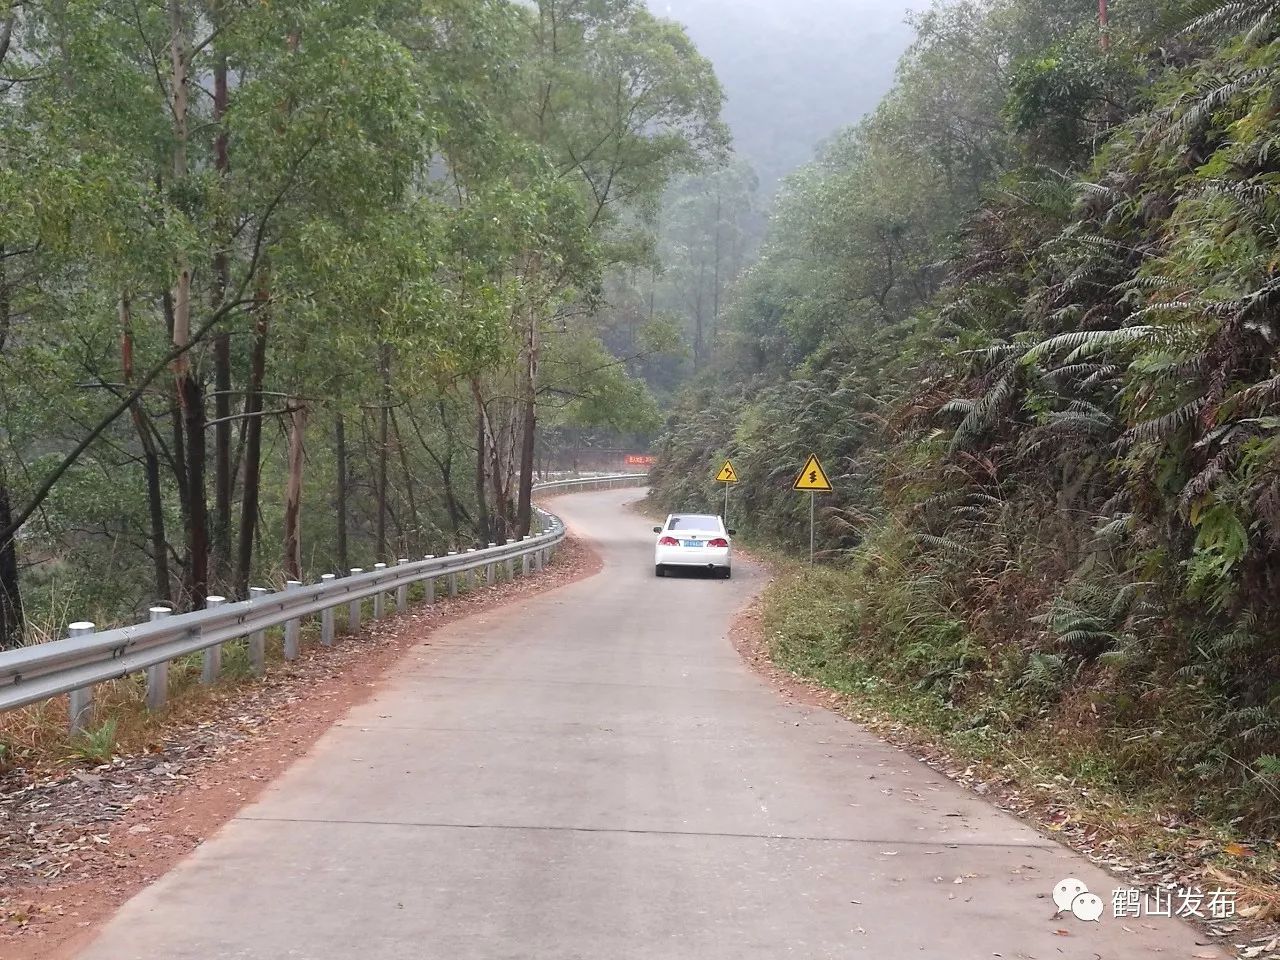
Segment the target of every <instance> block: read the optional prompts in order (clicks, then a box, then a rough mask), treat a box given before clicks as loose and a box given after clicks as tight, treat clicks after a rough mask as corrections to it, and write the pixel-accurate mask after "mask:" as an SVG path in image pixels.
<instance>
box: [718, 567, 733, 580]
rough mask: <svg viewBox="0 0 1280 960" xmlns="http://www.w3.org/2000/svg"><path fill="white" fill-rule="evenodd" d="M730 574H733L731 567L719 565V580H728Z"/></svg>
mask: <svg viewBox="0 0 1280 960" xmlns="http://www.w3.org/2000/svg"><path fill="white" fill-rule="evenodd" d="M732 576H733V567H721V568H720V579H721V580H728V579H729V578H730V577H732Z"/></svg>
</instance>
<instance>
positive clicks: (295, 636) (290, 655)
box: [284, 580, 302, 660]
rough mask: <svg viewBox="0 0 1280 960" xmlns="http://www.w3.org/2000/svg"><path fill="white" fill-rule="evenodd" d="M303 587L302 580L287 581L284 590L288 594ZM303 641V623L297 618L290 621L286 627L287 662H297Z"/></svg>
mask: <svg viewBox="0 0 1280 960" xmlns="http://www.w3.org/2000/svg"><path fill="white" fill-rule="evenodd" d="M301 586H302V581H301V580H286V581H285V582H284V589H285V592H286V593H290V592H292V591H294V590H297V589H298V588H299V587H301ZM301 639H302V621H301V620H299V619H298V618H297V617H294V618H293V619H292V620H289V621H287V622H286V623H285V625H284V658H285V659H286V660H297V659H298V653H299V649H300V647H301V645H302V644H301Z"/></svg>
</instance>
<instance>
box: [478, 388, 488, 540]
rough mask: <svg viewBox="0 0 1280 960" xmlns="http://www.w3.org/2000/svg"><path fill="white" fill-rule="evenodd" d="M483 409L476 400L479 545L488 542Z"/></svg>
mask: <svg viewBox="0 0 1280 960" xmlns="http://www.w3.org/2000/svg"><path fill="white" fill-rule="evenodd" d="M486 433H487V431H486V429H485V417H484V407H483V406H482V405H481V404H480V401H479V398H478V397H477V399H476V536H477V537H478V538H479V539H480V542H481V543H488V542H489V527H490V521H489V491H488V490H487V489H486V488H487V486H488V485H487V483H486V482H485V472H486V471H485V466H484V461H485V448H486V446H487V437H486Z"/></svg>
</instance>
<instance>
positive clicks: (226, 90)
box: [0, 0, 732, 648]
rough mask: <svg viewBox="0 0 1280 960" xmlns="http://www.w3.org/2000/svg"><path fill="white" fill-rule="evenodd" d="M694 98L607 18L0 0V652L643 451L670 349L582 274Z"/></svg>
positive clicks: (636, 36)
mask: <svg viewBox="0 0 1280 960" xmlns="http://www.w3.org/2000/svg"><path fill="white" fill-rule="evenodd" d="M722 99H723V98H722V93H721V89H720V86H719V83H718V82H717V80H716V77H715V75H714V73H713V71H712V69H711V66H710V64H709V63H708V61H707V60H706V59H705V58H703V57H702V56H700V55H699V54H698V52H697V50H696V49H694V47H693V45H692V44H691V43H690V41H689V39H688V37H687V36H686V35H685V33H684V31H683V30H682V29H681V28H680V27H679V26H677V25H675V24H673V23H671V22H668V21H665V20H661V19H659V18H658V17H656V16H654V15H653V14H652V13H650V12H649V10H648V9H647V7H646V6H645V5H644V4H643V3H642V2H639V0H591V2H589V3H582V2H576V0H540V2H537V3H523V2H514V0H420V2H399V0H336V2H319V0H287V2H281V3H261V2H258V0H207V2H206V0H146V2H115V0H106V2H98V0H84V2H79V0H70V2H65V3H51V4H46V3H33V2H29V0H0V648H4V647H12V646H17V645H21V644H23V643H33V642H39V641H41V640H45V639H49V638H54V637H57V636H59V635H61V633H62V632H63V630H64V628H65V625H66V623H67V622H68V621H71V620H80V619H88V620H92V621H94V622H96V623H97V624H99V625H100V626H108V625H112V624H115V623H120V622H137V621H138V620H141V619H145V617H146V610H147V608H148V607H149V606H150V605H152V604H155V603H165V604H168V605H171V606H173V607H175V608H176V609H180V610H185V609H196V608H199V607H201V606H203V604H204V602H205V599H206V597H207V596H209V595H212V594H220V595H223V596H226V597H229V598H233V599H237V598H243V597H245V596H246V593H247V589H248V586H249V584H250V583H255V584H261V585H277V586H278V585H279V584H281V583H282V582H283V580H284V579H286V578H288V579H306V580H311V581H314V580H315V578H317V577H318V576H319V575H320V574H321V573H323V572H332V571H338V570H341V571H345V570H347V569H349V568H350V567H353V566H363V567H366V568H367V567H369V566H370V565H371V564H372V563H373V562H374V561H379V560H381V561H394V560H395V559H396V558H398V557H421V556H423V555H424V554H426V553H442V552H444V551H445V550H446V549H452V548H455V547H458V546H470V545H472V544H475V543H481V544H483V543H487V542H491V541H492V542H502V541H505V540H506V538H508V537H512V536H520V535H522V534H524V533H526V532H527V531H528V529H529V524H530V496H531V490H532V484H533V479H534V476H535V474H537V473H538V472H539V471H540V470H542V469H544V468H547V469H556V468H557V466H558V461H561V460H567V459H568V457H567V456H565V457H561V456H560V455H561V453H562V451H564V450H565V449H567V448H570V447H572V448H574V449H576V448H577V447H581V446H583V445H584V444H591V443H596V444H601V443H613V444H614V445H620V444H623V443H628V444H637V445H639V446H640V449H643V445H642V442H641V441H637V440H635V439H634V437H635V436H636V435H637V434H638V435H640V436H641V437H644V436H647V435H648V434H649V433H650V432H651V431H652V430H653V429H654V428H656V426H657V425H658V424H659V422H660V421H659V419H658V415H657V405H656V402H655V398H654V395H653V393H652V392H651V391H650V389H649V385H648V383H647V382H646V380H645V379H644V375H646V374H648V375H649V376H650V379H652V380H654V381H655V382H656V381H657V380H660V379H661V375H662V374H664V372H665V373H667V374H669V373H670V371H669V369H668V368H671V369H679V367H680V364H681V362H682V359H681V358H682V354H683V350H684V348H683V345H682V344H683V339H682V338H683V333H682V331H681V330H680V329H679V328H678V327H677V326H674V325H673V324H672V323H671V322H670V321H669V318H667V317H665V315H654V313H653V311H650V312H649V313H648V315H646V316H643V317H641V316H628V317H626V318H625V319H622V318H619V317H618V316H616V315H614V314H610V313H608V312H606V311H603V310H602V309H601V307H602V304H603V303H604V302H605V297H604V289H605V285H606V282H607V280H608V279H609V278H614V277H619V276H622V275H623V273H624V271H628V270H629V271H632V272H636V271H641V272H643V271H646V270H647V271H648V272H649V273H650V274H652V273H653V268H654V265H655V264H656V254H655V249H656V247H657V245H658V238H657V226H656V213H657V211H658V208H659V205H660V202H661V200H662V198H663V196H664V193H665V191H666V190H667V188H668V185H669V184H671V183H673V182H674V181H676V180H677V179H679V178H693V177H697V176H699V175H702V174H704V172H705V175H706V176H712V174H711V172H710V171H712V170H714V169H720V168H722V167H723V166H724V165H725V162H726V160H727V149H728V135H727V132H726V130H725V128H724V125H723V123H722V122H721V120H720V106H721V101H722ZM691 182H694V183H697V182H700V181H697V180H693V181H691ZM693 192H694V193H695V194H696V193H697V192H698V191H697V190H694V191H693ZM717 236H719V234H717ZM727 237H728V234H727V233H726V234H725V238H726V239H725V242H726V244H727V242H728V240H727ZM717 250H719V247H717ZM731 260H732V256H731V254H730V253H729V252H728V251H727V249H726V251H724V255H723V256H722V257H721V262H722V263H723V264H726V265H727V264H729V263H730V262H731ZM725 269H726V270H727V269H728V267H727V266H726V267H725ZM611 347H612V348H614V349H615V350H616V351H617V352H616V353H615V352H611Z"/></svg>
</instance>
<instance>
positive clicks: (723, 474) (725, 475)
mask: <svg viewBox="0 0 1280 960" xmlns="http://www.w3.org/2000/svg"><path fill="white" fill-rule="evenodd" d="M716 479H717V480H719V481H720V482H721V483H737V482H738V472H737V471H736V470H734V469H733V463H732V462H731V461H729V460H726V461H725V462H724V466H723V467H721V468H720V472H719V473H717V474H716Z"/></svg>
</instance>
